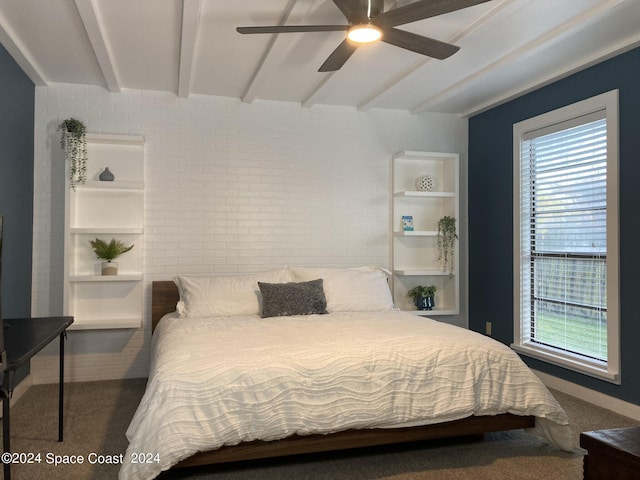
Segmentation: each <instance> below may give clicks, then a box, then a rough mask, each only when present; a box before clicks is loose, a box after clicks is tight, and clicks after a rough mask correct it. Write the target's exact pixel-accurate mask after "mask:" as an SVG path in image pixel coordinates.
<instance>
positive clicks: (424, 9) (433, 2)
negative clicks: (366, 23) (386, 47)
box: [375, 0, 490, 27]
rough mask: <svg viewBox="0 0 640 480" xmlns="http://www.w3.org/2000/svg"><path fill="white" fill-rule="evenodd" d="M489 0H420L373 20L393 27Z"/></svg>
mask: <svg viewBox="0 0 640 480" xmlns="http://www.w3.org/2000/svg"><path fill="white" fill-rule="evenodd" d="M488 1H490V0H421V1H419V2H415V3H410V4H409V5H405V6H404V7H399V8H394V9H393V10H389V11H388V12H385V13H382V14H380V15H378V16H376V17H375V21H376V22H378V23H380V24H381V25H383V26H385V27H395V26H396V25H404V24H405V23H412V22H417V21H418V20H424V19H425V18H430V17H435V16H437V15H442V14H445V13H449V12H454V11H456V10H462V9H463V8H467V7H472V6H473V5H478V4H480V3H485V2H488Z"/></svg>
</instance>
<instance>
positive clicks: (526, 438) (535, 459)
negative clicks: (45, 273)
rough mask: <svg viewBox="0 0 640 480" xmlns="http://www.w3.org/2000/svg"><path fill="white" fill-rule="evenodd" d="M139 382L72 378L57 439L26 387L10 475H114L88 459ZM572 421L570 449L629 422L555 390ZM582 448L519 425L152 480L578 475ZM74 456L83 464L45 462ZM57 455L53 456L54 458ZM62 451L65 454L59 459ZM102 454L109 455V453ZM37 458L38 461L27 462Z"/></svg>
mask: <svg viewBox="0 0 640 480" xmlns="http://www.w3.org/2000/svg"><path fill="white" fill-rule="evenodd" d="M144 387H145V380H124V381H108V382H87V383H71V384H67V385H66V389H65V395H66V396H65V408H66V410H65V426H64V428H65V431H64V433H65V440H64V442H62V443H58V442H57V441H56V440H57V432H58V429H57V419H58V417H57V386H56V385H38V386H34V387H31V388H30V389H29V391H28V392H27V393H26V394H25V395H24V396H23V397H22V398H21V399H20V401H19V402H18V403H17V405H16V406H15V407H14V408H13V409H12V410H11V413H12V422H11V427H12V438H11V441H12V444H11V447H12V448H11V450H12V451H13V452H22V453H32V454H34V456H35V455H37V454H39V455H40V457H39V458H40V463H32V464H23V465H19V464H16V465H13V468H12V478H13V479H14V480H39V479H52V480H57V479H65V480H67V479H69V480H89V479H96V480H98V479H100V480H101V479H116V478H117V476H118V470H119V465H117V464H116V465H114V464H109V463H99V464H90V463H88V458H89V454H90V453H93V454H95V455H105V456H107V457H106V458H104V460H109V459H117V456H118V455H120V454H122V453H124V451H125V449H126V447H127V441H126V438H125V430H126V428H127V426H128V424H129V421H130V419H131V417H132V416H133V413H134V411H135V409H136V407H137V404H138V402H139V400H140V398H141V397H142V394H143V392H144ZM554 394H555V395H556V398H557V399H558V401H559V402H560V403H561V404H562V406H563V407H564V408H565V410H566V411H567V413H568V415H569V417H570V418H571V422H572V426H573V431H574V437H575V445H576V447H578V435H579V433H580V432H581V431H588V430H597V429H602V428H615V427H624V426H630V425H637V424H638V422H636V421H634V420H631V419H628V418H625V417H623V416H620V415H617V414H614V413H612V412H609V411H607V410H605V409H602V408H598V407H595V406H593V405H590V404H588V403H586V402H583V401H581V400H579V399H576V398H573V397H570V396H568V395H565V394H561V393H559V392H554ZM582 454H583V452H582V451H581V450H580V449H579V448H577V451H576V453H573V454H571V453H566V452H561V451H558V450H555V449H553V448H551V447H550V446H548V445H546V444H545V443H544V442H542V441H541V440H539V439H537V438H536V437H534V436H533V435H530V434H528V433H527V432H525V431H522V430H516V431H512V432H508V433H498V434H490V435H487V436H485V438H484V440H482V441H461V440H457V441H446V442H443V441H439V442H422V443H420V444H412V445H406V446H400V447H392V448H390V447H384V448H375V449H363V450H356V451H350V452H340V453H326V454H320V455H308V456H300V457H290V458H284V459H278V460H264V461H256V462H250V463H245V464H234V465H229V466H215V467H206V468H192V469H183V470H179V471H176V472H171V473H167V474H163V475H161V477H160V478H161V480H175V479H184V480H187V479H188V480H205V479H206V480H254V479H255V480H287V479H291V480H294V479H295V480H304V479H309V480H324V479H326V480H329V479H331V480H418V479H420V480H459V479H472V480H485V479H486V480H503V479H504V480H507V479H509V480H514V479H536V480H539V479H545V480H555V479H558V480H573V479H575V480H579V479H582ZM74 455H75V456H77V455H82V456H83V457H84V458H85V462H84V463H83V464H64V463H63V464H60V465H54V464H53V462H55V460H56V459H57V460H60V461H70V460H71V459H72V457H71V456H74ZM56 456H58V457H56ZM65 456H66V457H65ZM109 456H110V457H109ZM36 462H37V460H36Z"/></svg>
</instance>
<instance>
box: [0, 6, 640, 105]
mask: <svg viewBox="0 0 640 480" xmlns="http://www.w3.org/2000/svg"><path fill="white" fill-rule="evenodd" d="M413 1H415V0H397V1H391V0H387V1H386V2H385V4H386V5H385V9H386V10H389V9H391V8H393V7H394V6H401V5H405V4H409V3H412V2H413ZM345 23H346V21H345V19H344V17H343V15H342V13H341V12H340V10H339V9H338V8H337V7H336V5H335V4H334V3H333V1H331V0H1V1H0V43H1V44H2V45H3V46H4V47H5V48H6V49H7V51H8V52H9V53H10V54H11V55H12V57H13V58H14V59H15V60H16V61H17V63H18V64H19V65H20V66H21V67H22V69H23V70H24V71H25V72H26V74H27V75H28V76H29V77H30V78H31V79H32V80H33V82H34V83H35V84H36V85H48V84H50V83H57V82H63V83H75V84H86V85H100V86H104V88H106V89H108V90H109V91H111V92H119V91H121V90H123V89H144V90H160V91H168V92H172V93H174V94H176V95H178V96H180V97H187V96H189V95H196V94H197V95H222V96H228V97H236V98H240V99H242V100H243V101H244V102H253V101H256V100H279V101H290V102H297V103H300V104H301V105H303V106H305V107H311V106H313V105H319V104H327V105H348V106H354V107H357V108H359V109H361V110H368V109H370V108H393V109H401V110H408V111H411V112H414V113H419V112H425V111H435V112H449V113H457V114H460V115H464V116H467V115H471V114H474V113H477V112H480V111H482V110H484V109H486V108H489V107H491V106H493V105H496V104H499V103H500V102H503V101H505V100H508V99H510V98H513V97H514V96H517V95H519V94H521V93H523V92H526V91H529V90H531V89H533V88H535V87H537V86H539V85H541V84H545V83H549V82H550V81H553V80H555V79H557V78H561V77H563V76H566V75H568V74H570V73H572V72H575V71H577V70H579V69H581V68H584V67H585V66H588V65H592V64H593V63H596V62H598V61H600V60H602V59H605V58H608V57H611V56H613V55H615V54H617V53H619V52H622V51H625V50H628V49H630V48H633V47H635V46H638V45H640V0H492V1H489V2H487V3H483V4H480V5H476V6H473V7H469V8H466V9H464V10H460V11H457V12H453V13H449V14H446V15H442V16H439V17H435V18H431V19H427V20H423V21H420V22H416V23H413V24H408V25H404V26H401V27H400V28H402V29H406V30H410V31H412V32H416V33H419V34H422V35H425V36H429V37H432V38H436V39H438V40H443V41H446V42H450V43H454V44H456V45H458V46H460V47H461V49H460V51H459V52H458V53H456V54H455V55H453V56H452V57H450V58H448V59H447V60H435V59H430V58H428V57H423V56H421V55H419V54H417V53H413V52H409V51H406V50H403V49H400V48H398V47H394V46H391V45H388V44H385V43H379V44H375V45H371V46H367V47H360V48H359V49H358V50H357V51H356V53H355V54H354V55H353V56H352V57H351V58H350V59H349V60H348V61H347V63H346V64H345V65H344V67H343V68H342V69H341V70H339V71H337V72H332V73H318V72H317V70H318V68H319V67H320V65H321V64H322V63H323V62H324V60H325V59H326V57H327V56H328V55H329V54H330V53H331V52H332V51H333V49H334V48H335V47H337V46H338V44H339V43H340V42H341V41H342V40H343V38H344V33H343V32H323V33H301V34H299V33H295V34H280V35H240V34H238V33H237V32H236V31H235V27H237V26H252V25H279V24H287V25H289V24H291V25H294V24H302V25H310V24H345Z"/></svg>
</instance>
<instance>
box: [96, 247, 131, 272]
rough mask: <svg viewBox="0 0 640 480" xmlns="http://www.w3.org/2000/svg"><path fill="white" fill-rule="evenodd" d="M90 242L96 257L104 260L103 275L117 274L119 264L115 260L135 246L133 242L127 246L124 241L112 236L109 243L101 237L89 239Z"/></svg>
mask: <svg viewBox="0 0 640 480" xmlns="http://www.w3.org/2000/svg"><path fill="white" fill-rule="evenodd" d="M89 243H91V247H92V248H93V251H94V252H95V254H96V257H98V259H100V260H104V262H102V275H117V274H118V264H117V262H114V261H113V260H115V259H116V258H118V257H119V256H120V255H122V254H123V253H126V252H128V251H129V250H131V249H132V248H133V244H132V245H130V246H128V247H126V246H125V245H124V243H122V242H121V241H120V240H116V239H115V238H112V239H111V241H110V242H109V243H107V242H105V241H104V240H101V239H99V238H96V239H95V240H89Z"/></svg>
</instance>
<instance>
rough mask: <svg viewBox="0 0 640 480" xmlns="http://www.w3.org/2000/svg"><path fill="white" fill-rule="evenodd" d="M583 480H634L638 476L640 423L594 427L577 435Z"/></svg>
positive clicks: (639, 471)
mask: <svg viewBox="0 0 640 480" xmlns="http://www.w3.org/2000/svg"><path fill="white" fill-rule="evenodd" d="M580 446H581V447H582V448H584V449H586V450H587V455H585V457H584V480H637V479H639V478H640V426H638V427H628V428H613V429H610V430H596V431H593V432H583V433H581V434H580Z"/></svg>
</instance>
